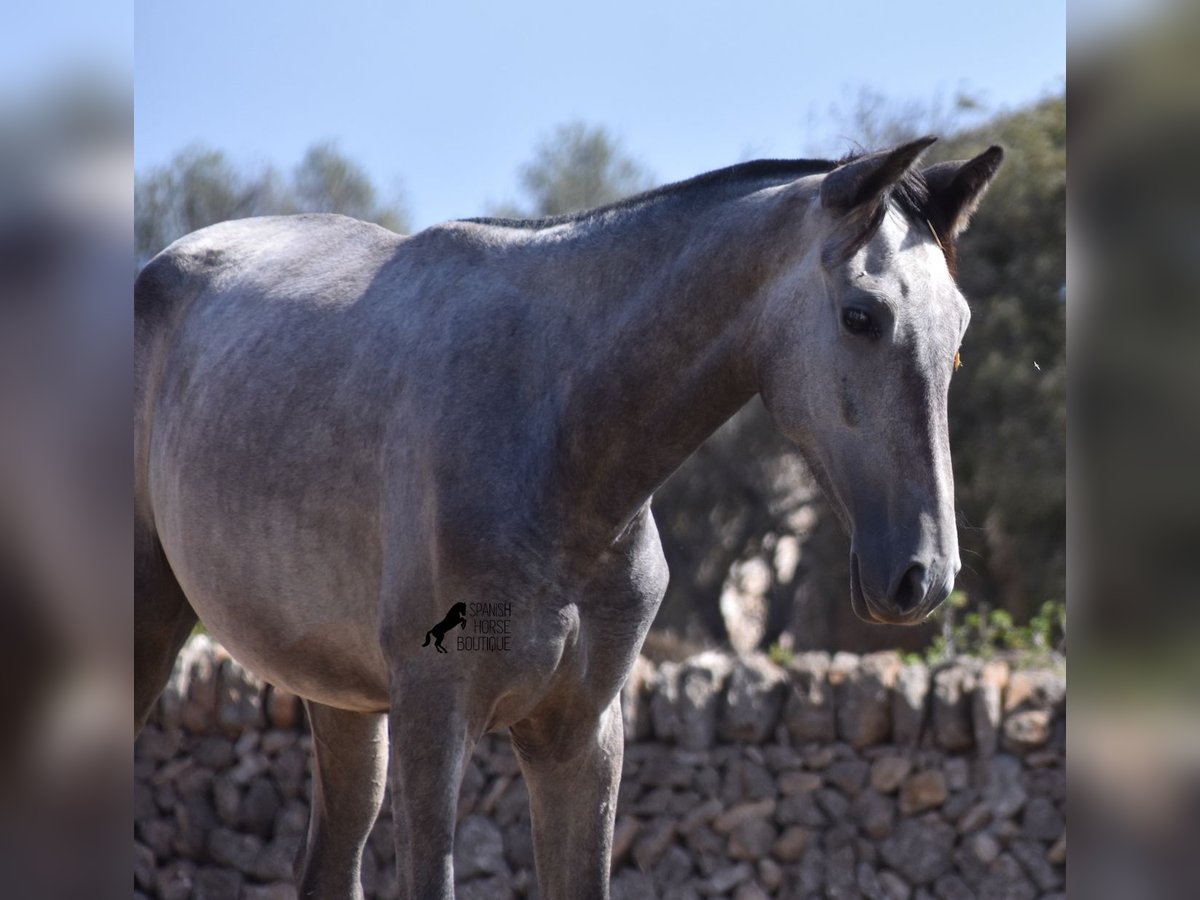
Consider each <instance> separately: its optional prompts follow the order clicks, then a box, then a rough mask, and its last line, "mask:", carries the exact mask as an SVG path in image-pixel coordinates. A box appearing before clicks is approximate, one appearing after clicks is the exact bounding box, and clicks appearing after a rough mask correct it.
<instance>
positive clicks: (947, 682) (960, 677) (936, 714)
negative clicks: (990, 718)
mask: <svg viewBox="0 0 1200 900" xmlns="http://www.w3.org/2000/svg"><path fill="white" fill-rule="evenodd" d="M975 681H976V673H975V671H974V669H973V668H972V667H971V666H970V665H968V664H967V663H966V662H956V663H953V664H951V665H948V666H946V667H945V668H943V669H941V670H939V671H938V672H937V674H936V675H934V676H933V734H934V739H935V740H936V741H937V743H938V746H939V747H944V748H945V749H947V750H951V751H955V752H961V751H963V750H967V749H968V748H970V747H971V745H972V744H973V743H974V741H975V727H974V723H973V720H972V715H971V713H972V703H973V696H974V693H975Z"/></svg>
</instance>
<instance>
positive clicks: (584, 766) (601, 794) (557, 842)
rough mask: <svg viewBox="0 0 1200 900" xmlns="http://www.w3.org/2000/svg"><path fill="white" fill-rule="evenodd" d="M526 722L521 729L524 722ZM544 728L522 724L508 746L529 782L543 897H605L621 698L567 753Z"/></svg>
mask: <svg viewBox="0 0 1200 900" xmlns="http://www.w3.org/2000/svg"><path fill="white" fill-rule="evenodd" d="M523 726H524V727H523ZM545 734H546V732H545V731H544V730H543V729H542V728H539V727H537V726H534V725H532V724H530V725H526V723H522V724H521V725H517V726H515V727H514V728H513V729H512V739H513V744H514V746H515V747H516V748H517V756H518V758H519V760H520V762H521V768H522V770H523V771H524V773H525V781H526V783H527V785H528V787H529V802H530V812H531V815H532V819H533V850H534V860H535V863H536V865H537V876H538V891H539V896H540V897H541V898H542V900H607V898H608V882H609V868H610V865H611V857H612V835H613V818H614V816H615V815H616V807H617V788H618V787H620V783H621V760H622V754H623V752H624V748H625V733H624V729H623V725H622V721H621V698H620V695H618V696H617V697H615V698H614V699H613V701H612V702H611V703H610V704H609V705H608V707H607V708H606V709H605V710H604V712H603V713H601V715H600V718H599V720H598V721H597V722H596V723H595V727H594V730H593V731H592V732H591V733H590V734H589V735H588V738H587V740H585V741H584V742H583V743H582V744H573V745H571V746H572V749H571V750H570V751H568V752H566V753H565V754H564V753H562V752H561V751H556V750H554V749H550V748H553V747H554V746H555V744H556V743H557V742H556V741H550V742H549V743H546V742H545V741H544V738H545Z"/></svg>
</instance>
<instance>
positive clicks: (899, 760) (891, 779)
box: [871, 756, 912, 794]
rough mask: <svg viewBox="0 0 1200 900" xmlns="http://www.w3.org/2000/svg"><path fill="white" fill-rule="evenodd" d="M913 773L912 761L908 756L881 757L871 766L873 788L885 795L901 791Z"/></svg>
mask: <svg viewBox="0 0 1200 900" xmlns="http://www.w3.org/2000/svg"><path fill="white" fill-rule="evenodd" d="M911 771H912V759H911V758H909V757H907V756H881V757H879V759H877V760H875V762H874V763H872V764H871V787H873V788H874V789H875V790H877V791H879V792H880V793H883V794H890V793H892V792H893V791H895V790H897V789H899V787H900V785H901V784H903V783H904V779H906V778H907V777H908V774H909V772H911Z"/></svg>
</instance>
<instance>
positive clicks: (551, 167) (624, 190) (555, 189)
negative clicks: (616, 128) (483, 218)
mask: <svg viewBox="0 0 1200 900" xmlns="http://www.w3.org/2000/svg"><path fill="white" fill-rule="evenodd" d="M652 185H653V179H652V178H651V177H650V175H649V174H648V173H647V172H646V170H645V169H644V168H643V167H642V166H641V165H640V164H639V163H638V162H637V161H636V160H634V159H633V158H632V157H630V156H628V155H627V154H626V153H625V152H624V151H623V150H622V149H621V144H620V142H619V141H618V140H617V139H616V138H615V137H614V136H613V135H612V134H610V133H609V131H608V130H607V129H606V128H604V127H603V126H598V125H588V124H586V123H584V122H569V123H567V124H565V125H560V126H559V127H558V128H556V129H555V130H554V132H553V133H552V134H550V135H549V136H548V137H546V138H544V139H543V140H542V141H541V143H539V144H538V146H537V148H536V149H535V150H534V154H533V159H532V160H530V161H529V162H528V163H526V164H525V165H524V166H522V168H521V187H522V190H523V191H524V193H525V195H526V197H527V200H528V202H527V204H525V205H520V204H517V205H512V204H508V205H504V206H501V207H497V208H495V209H494V210H493V212H494V213H495V214H496V215H505V216H516V217H521V216H556V215H560V214H563V213H570V212H575V211H577V210H581V209H588V208H590V207H593V206H602V205H604V204H605V203H612V202H614V201H616V200H620V199H621V198H623V197H627V196H629V195H630V194H636V193H639V192H640V191H644V190H646V189H648V188H650V187H651V186H652Z"/></svg>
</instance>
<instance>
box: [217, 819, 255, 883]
mask: <svg viewBox="0 0 1200 900" xmlns="http://www.w3.org/2000/svg"><path fill="white" fill-rule="evenodd" d="M262 849H263V843H262V841H260V840H259V839H258V838H256V837H255V836H254V835H252V834H241V833H239V832H236V831H232V830H230V829H228V828H215V829H213V831H212V833H211V834H209V836H208V855H209V858H211V859H212V861H213V862H215V863H217V864H218V865H221V866H227V867H228V868H231V869H237V870H238V871H239V872H249V871H250V870H251V869H253V868H254V864H255V863H256V862H257V861H258V857H259V855H260V854H261V853H262Z"/></svg>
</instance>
